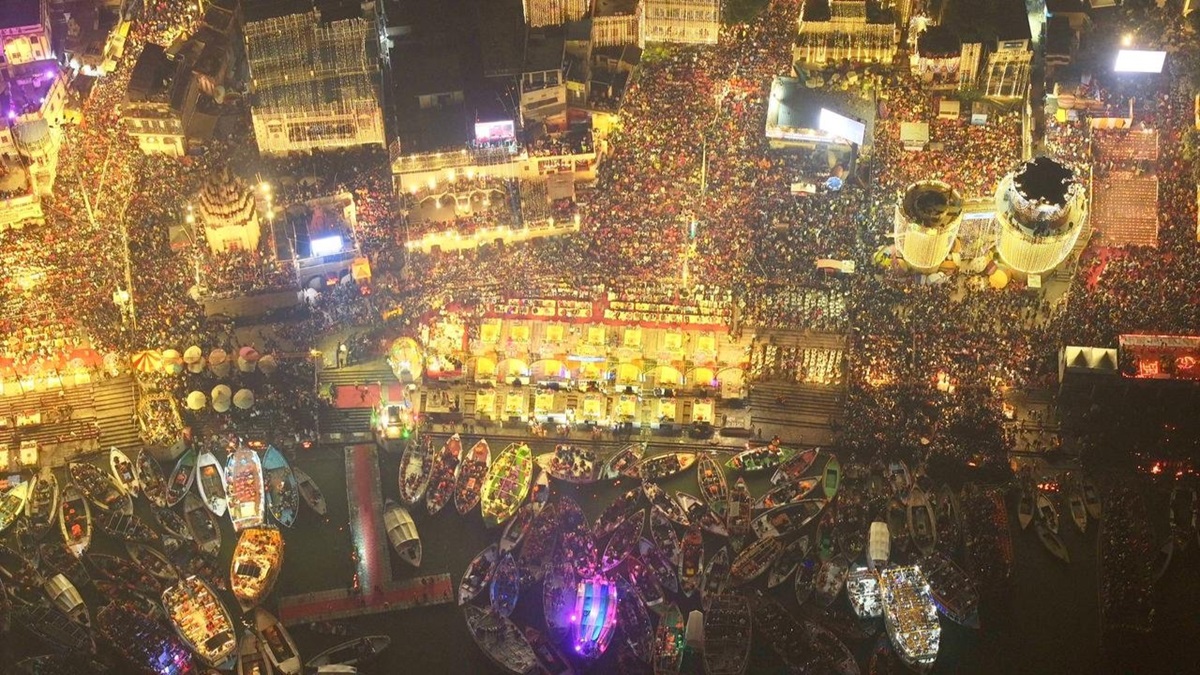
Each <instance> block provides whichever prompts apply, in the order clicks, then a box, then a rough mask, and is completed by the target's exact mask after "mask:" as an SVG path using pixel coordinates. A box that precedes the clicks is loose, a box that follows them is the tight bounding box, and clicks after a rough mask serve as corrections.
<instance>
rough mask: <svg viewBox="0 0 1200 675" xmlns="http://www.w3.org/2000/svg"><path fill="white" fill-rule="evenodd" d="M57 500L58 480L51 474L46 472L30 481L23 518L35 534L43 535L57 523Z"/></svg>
mask: <svg viewBox="0 0 1200 675" xmlns="http://www.w3.org/2000/svg"><path fill="white" fill-rule="evenodd" d="M58 499H59V488H58V478H55V476H54V474H53V473H52V472H50V471H46V472H45V473H43V474H42V475H40V476H35V477H34V478H33V480H32V481H30V488H29V498H28V499H27V500H26V501H25V518H27V519H28V520H29V525H30V527H31V528H32V529H33V531H34V533H35V534H39V533H41V534H44V533H45V532H47V531H48V530H50V529H51V528H53V527H54V525H55V524H56V523H57V522H58ZM39 536H40V535H39Z"/></svg>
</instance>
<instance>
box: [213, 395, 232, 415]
mask: <svg viewBox="0 0 1200 675" xmlns="http://www.w3.org/2000/svg"><path fill="white" fill-rule="evenodd" d="M212 405H213V410H216V411H217V412H219V413H223V412H229V399H227V398H223V399H219V400H218V399H213V402H212Z"/></svg>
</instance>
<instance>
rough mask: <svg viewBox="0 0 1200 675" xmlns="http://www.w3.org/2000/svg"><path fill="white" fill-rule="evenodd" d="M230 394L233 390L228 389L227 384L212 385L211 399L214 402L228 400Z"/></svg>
mask: <svg viewBox="0 0 1200 675" xmlns="http://www.w3.org/2000/svg"><path fill="white" fill-rule="evenodd" d="M232 396H233V390H232V389H230V388H229V385H227V384H218V385H217V386H215V387H213V390H212V400H213V403H214V404H215V403H216V402H217V401H229V399H230V397H232Z"/></svg>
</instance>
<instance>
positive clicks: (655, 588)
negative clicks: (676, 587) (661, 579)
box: [620, 539, 666, 608]
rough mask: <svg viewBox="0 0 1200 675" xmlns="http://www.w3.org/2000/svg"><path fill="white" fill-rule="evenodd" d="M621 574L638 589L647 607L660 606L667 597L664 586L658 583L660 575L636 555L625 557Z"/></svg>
mask: <svg viewBox="0 0 1200 675" xmlns="http://www.w3.org/2000/svg"><path fill="white" fill-rule="evenodd" d="M642 541H646V540H644V539H643V540H642ZM647 543H649V542H647ZM639 544H640V542H639ZM651 546H653V544H651ZM639 555H640V551H639ZM620 575H621V578H622V579H624V580H625V581H627V582H628V583H629V584H630V585H631V586H632V587H633V588H634V589H635V590H636V592H637V594H638V596H639V597H641V599H642V601H643V602H645V603H646V606H647V607H651V608H654V607H658V606H660V605H662V603H663V600H664V599H666V596H665V595H663V588H662V586H661V585H659V583H658V577H657V576H655V574H654V573H653V572H652V571H651V570H650V569H648V568H647V567H646V565H645V564H643V563H642V561H641V560H639V559H637V558H635V557H634V556H629V557H627V558H625V562H624V563H623V564H622V565H621V567H620Z"/></svg>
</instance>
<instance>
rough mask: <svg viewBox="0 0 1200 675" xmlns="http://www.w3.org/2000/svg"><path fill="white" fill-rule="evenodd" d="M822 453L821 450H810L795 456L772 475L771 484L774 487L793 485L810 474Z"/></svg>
mask: <svg viewBox="0 0 1200 675" xmlns="http://www.w3.org/2000/svg"><path fill="white" fill-rule="evenodd" d="M820 453H821V451H820V449H819V448H809V449H807V450H804V451H802V452H799V453H797V454H795V455H793V456H792V457H791V458H790V459H788V460H787V461H785V462H783V463H782V464H780V465H779V468H778V469H776V470H775V473H774V474H772V475H771V483H772V484H773V485H783V484H784V483H791V482H794V481H796V480H799V479H800V478H803V477H804V476H805V475H807V474H808V470H809V469H811V468H812V465H813V462H815V461H816V459H817V456H818V455H819V454H820Z"/></svg>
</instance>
